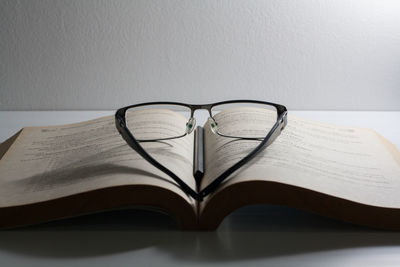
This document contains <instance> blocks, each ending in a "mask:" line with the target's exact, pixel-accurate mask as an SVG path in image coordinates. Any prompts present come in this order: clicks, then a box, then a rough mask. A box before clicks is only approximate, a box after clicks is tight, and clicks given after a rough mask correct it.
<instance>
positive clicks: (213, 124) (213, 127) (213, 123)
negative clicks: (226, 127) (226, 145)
mask: <svg viewBox="0 0 400 267" xmlns="http://www.w3.org/2000/svg"><path fill="white" fill-rule="evenodd" d="M208 123H209V124H210V127H211V131H212V132H213V133H214V134H218V123H217V122H216V121H215V120H214V119H213V118H211V117H208Z"/></svg>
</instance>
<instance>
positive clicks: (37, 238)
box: [0, 206, 400, 262]
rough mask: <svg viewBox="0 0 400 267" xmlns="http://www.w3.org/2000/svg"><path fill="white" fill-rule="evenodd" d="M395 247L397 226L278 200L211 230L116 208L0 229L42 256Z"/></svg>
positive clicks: (13, 243) (225, 254) (207, 257)
mask: <svg viewBox="0 0 400 267" xmlns="http://www.w3.org/2000/svg"><path fill="white" fill-rule="evenodd" d="M391 245H400V232H387V231H377V230H372V229H367V228H363V227H357V226H353V225H349V224H345V223H341V222H337V221H334V220H329V219H325V218H322V217H320V216H317V215H313V214H310V213H306V212H302V211H298V210H294V209H290V208H285V207H277V206H251V207H246V208H242V209H240V210H238V211H236V212H234V213H233V214H231V215H230V216H228V217H227V218H226V219H225V220H224V222H223V223H222V224H221V226H220V227H219V228H218V230H217V231H215V232H183V231H180V230H179V228H178V227H177V224H176V223H175V221H174V220H173V219H171V218H169V217H168V216H166V215H163V214H158V213H153V212H148V211H140V210H130V211H129V210H128V211H113V212H107V213H101V214H94V215H88V216H83V217H80V218H74V219H66V220H62V221H58V222H52V223H47V224H42V225H38V226H32V227H26V228H21V229H18V230H10V231H2V232H0V249H2V250H6V251H10V252H13V253H17V254H26V255H29V256H33V257H39V258H69V257H92V256H100V255H110V254H116V253H121V252H129V251H134V250H139V249H145V248H152V249H156V250H159V251H160V252H161V253H163V254H165V253H166V254H169V255H170V256H171V257H175V258H178V259H181V260H186V261H196V262H199V261H200V262H217V261H224V262H226V261H234V260H242V259H243V260H245V259H255V258H267V257H273V256H285V255H294V254H301V253H311V252H318V251H328V250H337V249H345V248H359V247H368V246H391Z"/></svg>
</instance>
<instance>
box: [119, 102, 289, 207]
mask: <svg viewBox="0 0 400 267" xmlns="http://www.w3.org/2000/svg"><path fill="white" fill-rule="evenodd" d="M202 109H203V110H207V111H208V114H209V118H208V121H207V124H208V125H207V126H208V127H209V129H210V130H211V132H212V133H213V134H215V135H217V136H219V137H221V138H229V139H232V140H254V141H258V142H259V143H258V144H257V146H256V147H255V148H254V149H252V150H251V151H250V152H249V154H248V155H247V156H245V157H243V158H242V159H240V160H239V161H238V162H237V163H235V164H234V165H233V166H231V167H229V168H228V169H227V170H226V171H224V172H223V173H222V174H220V175H219V176H218V177H217V178H216V179H215V180H213V182H211V183H210V184H209V185H208V186H206V187H205V188H204V189H203V190H201V191H199V192H196V191H195V190H193V189H192V188H191V187H190V186H188V185H187V184H186V183H185V182H184V181H183V180H182V179H180V178H179V177H178V176H177V175H176V174H175V173H173V172H172V171H171V170H170V169H168V168H166V167H165V166H164V165H162V164H161V163H159V162H158V161H157V160H156V159H155V158H154V157H152V156H151V155H150V154H149V153H148V152H147V151H146V150H145V149H144V148H143V146H142V145H141V144H142V143H146V142H165V141H168V140H173V139H178V138H183V137H185V136H187V135H190V134H192V132H193V130H194V129H195V127H196V119H195V117H194V114H195V111H197V110H202ZM115 123H116V127H117V129H118V132H119V133H120V134H121V136H122V137H123V139H124V140H125V141H126V142H127V143H128V145H129V146H130V147H131V148H132V149H134V150H135V151H136V152H137V153H138V154H140V155H141V156H142V157H143V158H144V159H145V160H147V161H148V162H149V163H151V164H152V165H153V166H155V167H156V168H158V169H159V170H161V171H162V172H164V173H166V174H167V175H168V176H170V177H171V178H172V179H173V180H174V181H175V182H176V183H178V185H179V186H180V187H181V188H182V190H183V191H184V192H186V193H187V194H188V195H190V196H192V197H193V198H194V199H196V200H199V201H201V200H202V199H203V198H204V197H205V196H207V195H208V194H210V193H212V192H213V191H214V190H215V189H216V188H217V187H218V186H219V185H220V184H221V183H222V182H223V181H224V180H225V179H226V178H227V177H228V176H229V175H231V174H232V173H233V172H234V171H236V170H237V169H239V168H240V167H242V166H243V165H244V164H246V163H247V162H248V161H249V160H250V159H251V158H253V157H254V156H255V155H256V154H257V153H258V152H260V151H261V149H262V148H265V147H267V146H268V145H269V144H271V143H272V142H273V141H274V140H275V139H276V137H277V136H278V135H279V134H280V132H281V131H282V130H283V128H284V127H285V126H286V124H287V109H286V107H285V106H283V105H279V104H275V103H270V102H264V101H258V100H230V101H224V102H218V103H213V104H205V105H190V104H185V103H176V102H150V103H142V104H137V105H131V106H127V107H123V108H120V109H118V110H117V112H116V114H115ZM160 125H162V126H160Z"/></svg>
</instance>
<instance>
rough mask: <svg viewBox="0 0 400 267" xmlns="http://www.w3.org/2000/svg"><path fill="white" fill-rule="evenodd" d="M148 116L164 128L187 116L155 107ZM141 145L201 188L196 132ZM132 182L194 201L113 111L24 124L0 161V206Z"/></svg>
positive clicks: (20, 203) (147, 118)
mask: <svg viewBox="0 0 400 267" xmlns="http://www.w3.org/2000/svg"><path fill="white" fill-rule="evenodd" d="M144 116H147V117H146V120H147V121H149V122H150V121H151V120H157V123H158V124H157V129H156V130H159V131H165V130H173V129H174V127H178V126H177V125H179V123H180V125H181V124H182V120H186V119H185V118H184V117H183V116H181V115H179V114H177V113H173V112H171V113H168V114H165V115H162V116H161V117H160V115H159V114H151V112H150V113H148V114H147V115H144ZM185 122H186V121H185ZM142 126H143V122H142ZM152 126H153V127H154V123H153V124H152ZM141 145H142V146H143V148H144V149H145V150H146V151H147V152H148V153H149V154H151V155H152V156H153V157H154V158H155V159H157V160H158V161H159V162H160V163H162V164H163V165H164V166H166V167H167V168H169V169H170V170H172V171H173V172H175V174H176V175H178V177H180V178H181V179H182V180H184V181H185V182H186V183H187V184H188V185H189V186H191V187H192V188H193V189H195V188H196V185H195V181H194V179H193V174H192V171H193V134H191V135H187V136H185V137H183V138H179V139H173V140H168V141H163V142H148V143H147V142H146V143H141ZM130 184H140V185H153V186H157V187H163V188H166V189H169V190H172V191H174V192H175V193H177V194H179V195H181V196H182V197H183V198H184V199H186V200H187V201H188V202H190V203H191V204H193V205H195V202H194V201H193V199H192V198H191V197H189V196H187V195H186V194H185V193H184V192H183V191H182V190H181V189H180V187H179V186H178V185H177V184H176V182H175V181H173V180H172V179H171V178H170V177H169V176H167V175H166V174H164V173H163V172H161V171H159V170H158V169H157V168H155V167H153V166H152V165H151V164H150V163H148V162H147V161H146V160H144V159H143V158H142V157H141V156H140V155H138V154H137V153H136V152H135V151H134V150H133V149H132V148H131V147H129V146H128V145H127V144H126V142H125V141H124V140H123V139H122V137H121V136H120V135H119V133H118V131H117V129H116V127H115V122H114V116H108V117H103V118H99V119H95V120H91V121H86V122H81V123H75V124H69V125H62V126H49V127H27V128H24V129H23V130H22V132H21V134H20V136H19V137H18V138H17V140H16V141H15V143H14V144H13V145H12V146H11V147H10V149H9V151H7V153H5V155H4V156H3V158H2V159H1V160H0V207H6V206H14V205H24V204H28V203H34V202H39V201H45V200H50V199H54V198H59V197H63V196H68V195H73V194H77V193H81V192H86V191H89V190H95V189H99V188H105V187H112V186H118V185H130Z"/></svg>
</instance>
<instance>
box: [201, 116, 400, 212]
mask: <svg viewBox="0 0 400 267" xmlns="http://www.w3.org/2000/svg"><path fill="white" fill-rule="evenodd" d="M217 116H220V118H218V120H219V121H222V120H226V119H230V120H234V116H228V114H227V113H225V114H224V113H223V112H221V113H219V114H217ZM243 116H245V114H243V115H242V116H241V118H240V119H241V120H243ZM227 123H228V122H227ZM232 125H234V127H235V128H232V129H231V130H232V131H240V129H239V128H240V127H239V126H240V125H241V123H240V122H238V121H236V122H234V123H232ZM242 125H243V123H242ZM205 128H206V129H205V138H206V140H205V145H206V165H205V168H206V171H205V177H204V181H203V183H202V188H204V187H205V186H206V185H207V184H209V183H210V182H211V181H212V180H213V179H215V177H217V176H218V175H219V174H220V173H222V172H223V171H224V170H226V169H227V168H229V167H230V166H232V165H233V164H234V163H236V162H237V161H238V160H239V159H240V158H243V157H244V156H246V155H247V153H248V152H249V151H250V150H251V149H253V148H254V144H252V143H251V142H249V141H245V140H239V141H236V142H230V140H227V139H226V138H223V137H220V136H217V135H215V134H213V133H212V132H211V130H210V128H209V127H208V126H207V125H206V126H205ZM255 130H257V129H255ZM397 154H398V151H397ZM256 180H258V181H259V180H263V181H273V182H279V183H284V184H289V185H294V186H298V187H302V188H306V189H311V190H314V191H318V192H321V193H325V194H328V195H332V196H336V197H340V198H343V199H348V200H351V201H355V202H358V203H363V204H368V205H373V206H380V207H391V208H400V194H399V192H400V165H399V162H398V161H396V159H395V155H394V154H393V151H390V150H389V149H388V148H387V146H386V145H385V144H384V143H383V142H382V138H381V137H379V136H378V135H377V134H376V133H375V132H374V131H372V130H369V129H360V128H352V127H341V126H334V125H330V124H324V123H318V122H314V121H310V120H305V119H301V118H298V117H295V116H292V115H290V114H289V117H288V125H287V126H286V128H285V129H284V130H283V132H282V133H281V135H280V136H279V137H278V138H277V139H276V140H275V142H274V143H272V144H271V145H270V146H269V147H267V148H266V149H264V150H263V151H261V153H259V154H258V155H257V156H256V157H255V158H253V159H252V160H251V161H250V162H249V163H248V164H247V165H246V166H244V167H242V168H241V169H239V170H238V171H236V172H235V173H233V174H232V175H231V177H229V178H228V179H227V180H226V181H225V182H224V183H223V184H222V185H221V187H220V188H219V189H218V190H222V189H223V188H225V187H227V186H229V185H231V184H234V183H239V182H244V181H256Z"/></svg>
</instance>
